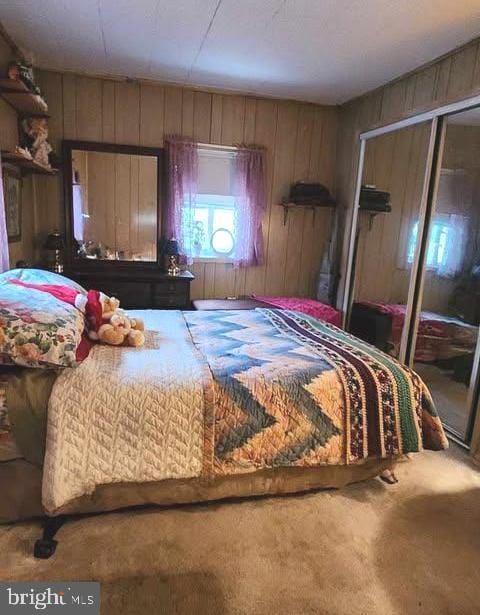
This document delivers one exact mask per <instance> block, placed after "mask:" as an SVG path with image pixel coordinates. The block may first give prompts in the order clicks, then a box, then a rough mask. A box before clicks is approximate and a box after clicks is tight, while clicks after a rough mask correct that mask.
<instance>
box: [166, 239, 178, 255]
mask: <svg viewBox="0 0 480 615" xmlns="http://www.w3.org/2000/svg"><path fill="white" fill-rule="evenodd" d="M165 254H166V255H167V256H178V254H179V252H178V241H177V240H176V239H168V240H167V241H166V242H165Z"/></svg>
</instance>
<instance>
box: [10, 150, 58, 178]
mask: <svg viewBox="0 0 480 615" xmlns="http://www.w3.org/2000/svg"><path fill="white" fill-rule="evenodd" d="M2 162H8V163H9V164H13V165H15V166H17V167H19V169H20V170H21V171H22V172H24V173H36V174H38V175H55V174H56V173H58V169H52V168H51V167H45V166H43V164H39V163H38V162H35V161H34V160H31V159H30V158H26V157H25V156H22V154H19V153H17V152H6V151H2Z"/></svg>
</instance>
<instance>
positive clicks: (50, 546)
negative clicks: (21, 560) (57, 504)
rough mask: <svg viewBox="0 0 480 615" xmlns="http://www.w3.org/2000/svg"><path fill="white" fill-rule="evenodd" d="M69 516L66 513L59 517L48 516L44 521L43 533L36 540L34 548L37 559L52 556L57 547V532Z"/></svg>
mask: <svg viewBox="0 0 480 615" xmlns="http://www.w3.org/2000/svg"><path fill="white" fill-rule="evenodd" d="M66 520H67V518H66V517H65V515H59V516H58V517H47V518H46V519H45V521H44V522H43V535H42V537H41V538H39V539H38V540H36V541H35V546H34V548H33V556H34V557H36V558H37V559H48V558H49V557H52V555H53V554H54V553H55V549H56V548H57V543H58V541H57V540H55V534H56V533H57V532H58V530H59V529H60V528H61V527H62V525H63V524H64V523H65V521H66Z"/></svg>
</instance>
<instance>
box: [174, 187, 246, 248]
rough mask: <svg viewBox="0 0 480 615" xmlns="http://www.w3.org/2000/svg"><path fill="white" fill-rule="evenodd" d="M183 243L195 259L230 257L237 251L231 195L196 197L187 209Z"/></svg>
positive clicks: (201, 195)
mask: <svg viewBox="0 0 480 615" xmlns="http://www.w3.org/2000/svg"><path fill="white" fill-rule="evenodd" d="M183 230H184V244H185V245H190V246H191V254H192V255H193V256H194V258H228V257H230V256H231V254H232V253H233V250H234V248H235V199H234V198H233V196H231V195H218V194H197V196H196V199H195V203H194V205H193V207H191V208H189V207H185V209H184V219H183Z"/></svg>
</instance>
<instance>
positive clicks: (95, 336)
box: [86, 290, 145, 347]
mask: <svg viewBox="0 0 480 615" xmlns="http://www.w3.org/2000/svg"><path fill="white" fill-rule="evenodd" d="M86 317H87V323H88V329H89V332H88V337H89V338H90V339H91V340H94V341H100V342H103V343H105V344H110V345H113V346H134V347H138V346H143V344H144V343H145V335H144V333H143V331H144V329H145V326H144V323H143V320H142V319H141V318H130V317H129V316H128V315H127V313H126V312H125V311H124V310H122V309H121V308H120V301H119V300H118V299H117V298H116V297H108V296H107V295H105V294H104V293H101V292H99V291H96V290H90V291H89V292H88V294H87V305H86Z"/></svg>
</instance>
